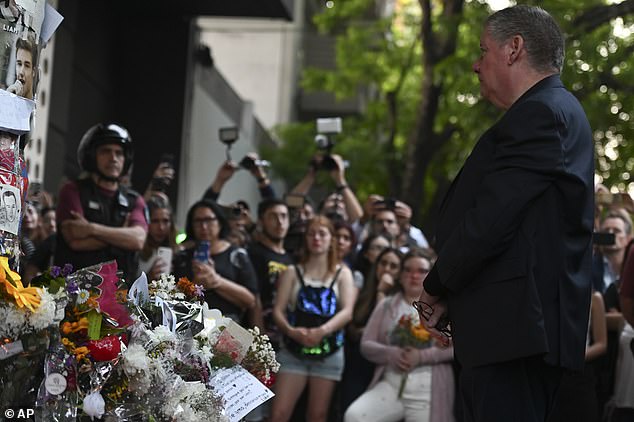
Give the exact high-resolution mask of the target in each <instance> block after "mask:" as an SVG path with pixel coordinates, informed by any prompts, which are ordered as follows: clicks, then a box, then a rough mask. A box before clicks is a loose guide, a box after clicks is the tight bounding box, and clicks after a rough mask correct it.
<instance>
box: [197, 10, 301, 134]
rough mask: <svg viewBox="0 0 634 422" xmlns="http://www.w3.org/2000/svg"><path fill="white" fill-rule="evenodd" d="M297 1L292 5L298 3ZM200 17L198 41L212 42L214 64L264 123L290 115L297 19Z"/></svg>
mask: <svg viewBox="0 0 634 422" xmlns="http://www.w3.org/2000/svg"><path fill="white" fill-rule="evenodd" d="M301 3H302V2H297V3H296V7H297V8H298V9H301ZM298 9H296V13H295V22H283V21H279V20H277V21H276V20H266V19H218V18H200V19H198V21H197V24H198V26H199V27H200V28H201V31H202V34H201V41H202V42H203V43H205V44H207V45H208V46H209V47H210V48H211V52H212V57H213V59H214V66H215V67H216V68H217V69H218V70H220V72H221V73H222V74H223V76H224V77H225V78H226V79H227V81H228V82H229V83H230V84H231V86H233V87H234V88H235V90H236V92H237V93H238V94H239V95H240V96H241V97H242V98H244V99H247V100H249V101H251V102H253V104H254V112H255V115H256V116H257V117H258V119H259V120H260V121H261V122H262V124H263V125H264V126H265V127H266V128H271V127H273V126H274V125H276V124H280V123H287V122H289V121H290V120H291V119H292V118H293V117H294V116H293V108H294V107H293V105H294V100H295V95H296V89H297V87H296V85H297V72H298V66H299V63H300V60H301V56H300V49H299V47H300V45H301V44H300V40H301V27H302V22H301V19H302V18H303V17H302V14H301V13H299V12H298V11H297V10H298Z"/></svg>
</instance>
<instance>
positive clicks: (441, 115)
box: [266, 0, 634, 205]
mask: <svg viewBox="0 0 634 422" xmlns="http://www.w3.org/2000/svg"><path fill="white" fill-rule="evenodd" d="M399 3H400V4H401V7H400V8H397V9H396V13H395V14H394V15H393V16H391V17H389V18H387V19H369V18H368V17H369V16H370V15H371V14H372V11H373V10H374V7H375V1H374V0H345V1H336V2H335V7H333V8H331V9H324V11H323V13H320V14H319V15H317V16H315V19H314V22H315V25H316V26H317V28H318V29H319V30H320V31H322V32H323V33H329V34H333V35H336V63H337V69H336V70H334V71H330V70H324V69H306V71H305V72H304V75H303V76H304V77H303V80H302V87H303V88H304V89H306V90H312V91H328V92H331V93H333V94H335V95H336V97H337V98H338V99H345V98H350V97H353V96H355V95H358V93H359V92H360V91H363V92H365V93H366V100H367V101H366V108H365V109H364V112H363V114H362V115H359V116H353V117H347V118H346V119H345V120H344V133H343V134H342V135H341V137H340V139H339V143H338V144H337V146H336V147H335V152H337V153H340V154H341V155H343V156H344V158H346V159H348V160H350V161H351V168H350V170H349V171H348V178H349V180H350V182H351V183H353V184H354V186H355V187H356V188H357V191H358V192H357V193H358V196H359V197H360V198H361V199H363V198H364V197H365V196H366V195H367V194H369V193H372V192H377V193H383V194H387V193H388V192H387V189H388V186H389V181H390V179H391V178H395V180H399V179H398V178H399V177H400V176H401V174H398V172H399V171H401V172H402V171H403V168H404V167H405V166H404V162H405V159H406V157H404V154H405V146H406V145H405V144H406V139H407V138H408V136H409V135H410V134H411V133H412V131H413V130H414V128H415V125H416V123H417V119H418V116H419V106H420V103H421V87H420V84H421V79H422V75H423V70H422V61H421V55H422V51H421V48H422V47H421V42H420V23H421V9H420V4H419V2H418V1H417V0H402V1H400V2H399ZM532 3H534V4H539V5H540V6H541V7H543V8H544V9H546V10H548V11H549V12H550V13H551V14H552V15H553V16H554V17H555V19H557V21H558V22H560V24H561V25H562V28H563V30H564V32H565V33H566V34H567V36H568V38H567V51H566V62H565V68H564V71H563V73H562V78H563V80H564V84H565V85H566V86H567V87H569V88H570V89H571V91H572V92H573V93H574V94H575V95H576V96H577V97H578V98H579V99H580V101H581V102H582V104H583V106H584V108H585V110H586V112H587V114H588V117H589V119H590V122H591V125H592V127H593V130H594V133H595V143H596V160H597V174H598V175H599V176H600V177H601V178H602V179H603V180H604V183H605V184H607V185H608V186H617V187H619V188H621V189H626V188H627V187H628V186H629V183H630V172H631V171H632V169H633V168H634V142H631V141H630V139H631V138H632V137H633V136H634V126H633V125H634V116H632V113H634V95H631V94H632V91H634V86H633V85H632V82H631V81H632V80H634V65H633V64H632V61H631V56H632V52H634V37H633V36H632V35H631V34H630V33H629V31H630V30H631V31H632V32H633V33H634V18H633V17H632V16H624V17H622V18H619V19H617V20H616V21H614V20H613V21H610V22H604V23H603V24H602V25H600V26H598V27H597V28H596V29H593V30H584V26H583V25H582V22H583V21H578V20H577V19H579V18H580V17H581V16H584V13H585V12H587V11H588V10H589V9H590V8H591V7H593V6H597V5H604V4H605V3H604V2H603V1H600V0H543V1H539V2H537V1H535V2H532ZM442 4H443V3H442V2H441V1H433V2H432V13H433V16H432V28H433V30H434V31H435V33H436V35H437V36H438V38H439V39H441V40H442V39H443V36H444V35H445V34H448V33H449V31H448V28H450V26H449V25H455V24H456V23H455V22H447V21H444V20H443V14H442ZM489 13H490V10H489V8H488V5H487V4H486V3H485V2H484V1H478V0H470V1H465V4H464V8H463V14H462V19H461V21H460V23H459V26H458V40H457V48H456V52H455V54H454V55H452V56H450V57H449V58H447V59H445V60H443V61H440V62H438V63H436V64H435V66H434V81H435V83H437V84H439V85H440V86H441V87H442V93H441V96H440V100H439V105H438V110H437V112H436V115H435V117H434V136H441V134H443V133H446V134H448V135H446V138H442V136H441V138H442V140H443V142H442V143H440V144H439V147H438V148H437V149H436V150H435V151H433V160H432V163H431V165H430V167H429V170H428V172H427V175H426V178H425V180H424V181H421V182H422V183H423V185H424V188H425V194H426V201H425V202H427V203H429V202H431V197H432V196H433V195H434V194H435V191H436V186H437V185H438V183H443V182H446V181H447V180H451V179H452V178H453V177H454V176H455V174H456V172H457V170H458V169H459V168H460V166H461V165H462V163H463V162H464V160H465V159H466V157H467V156H468V154H469V152H470V151H471V149H472V147H473V145H474V143H475V141H476V140H477V139H478V137H479V136H480V135H481V134H482V133H483V132H484V131H485V130H486V129H487V128H488V127H489V126H490V125H491V124H493V123H494V122H495V120H496V119H497V118H499V116H500V114H501V113H500V111H498V110H496V109H494V108H493V107H492V106H491V105H489V104H488V103H487V102H485V101H483V100H482V99H481V98H480V94H479V86H478V81H477V78H476V77H475V75H474V74H473V72H472V64H473V62H474V60H476V59H477V55H478V54H479V47H478V44H479V37H480V32H481V29H482V24H483V22H484V20H485V19H486V16H487V15H488V14H489ZM590 15H592V14H590ZM615 25H616V28H617V31H616V33H615ZM630 26H632V27H631V28H630ZM619 31H620V32H619ZM393 93H395V95H396V104H397V114H396V121H395V128H396V133H395V136H394V139H393V145H394V151H395V152H394V155H393V156H391V157H388V156H387V154H388V151H389V150H390V148H389V147H390V145H389V143H390V140H391V138H390V136H389V134H390V129H391V128H392V126H391V124H390V115H389V107H388V101H387V99H388V97H389V95H391V94H393ZM448 129H451V130H448ZM276 134H277V136H278V138H279V139H280V142H281V148H280V149H278V150H277V151H268V152H267V153H266V154H267V156H268V157H269V158H270V159H271V160H272V161H273V163H274V165H275V168H276V169H277V170H278V171H279V172H280V175H281V176H282V177H284V178H285V179H287V180H288V181H289V182H290V183H291V184H292V183H295V182H296V181H298V180H299V179H300V178H301V176H302V175H303V174H304V173H305V171H306V163H307V162H308V161H309V159H310V156H311V155H312V154H313V153H314V152H315V149H314V146H313V145H312V144H313V142H312V138H313V137H314V125H313V123H306V124H292V125H286V126H284V127H280V128H277V129H276ZM388 158H394V159H396V161H397V162H399V163H403V165H400V166H398V169H397V171H396V172H389V169H388V167H387V164H386V163H387V160H388ZM413 205H416V204H413Z"/></svg>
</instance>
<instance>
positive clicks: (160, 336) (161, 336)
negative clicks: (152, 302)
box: [147, 325, 176, 345]
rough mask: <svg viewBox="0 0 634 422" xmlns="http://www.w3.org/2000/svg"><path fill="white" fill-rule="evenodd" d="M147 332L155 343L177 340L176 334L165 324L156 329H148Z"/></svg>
mask: <svg viewBox="0 0 634 422" xmlns="http://www.w3.org/2000/svg"><path fill="white" fill-rule="evenodd" d="M147 334H148V336H149V337H150V341H151V342H152V344H153V345H157V344H159V343H162V342H165V341H167V342H176V335H175V334H174V333H172V332H171V331H170V329H169V328H167V327H166V326H164V325H159V326H158V327H156V328H155V329H154V330H152V331H148V332H147Z"/></svg>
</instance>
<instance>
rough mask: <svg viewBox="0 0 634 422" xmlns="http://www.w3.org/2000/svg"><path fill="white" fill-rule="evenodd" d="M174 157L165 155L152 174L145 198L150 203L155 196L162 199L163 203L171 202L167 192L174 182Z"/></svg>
mask: <svg viewBox="0 0 634 422" xmlns="http://www.w3.org/2000/svg"><path fill="white" fill-rule="evenodd" d="M173 161H174V156H173V155H171V154H163V156H162V157H161V160H160V162H159V164H158V166H156V169H155V170H154V173H153V174H152V180H150V183H149V184H148V187H147V189H145V193H144V194H143V198H144V199H145V201H146V202H148V201H149V200H150V199H151V198H152V197H153V196H158V197H160V198H161V199H162V200H163V201H167V202H169V198H168V196H167V190H168V189H169V187H170V186H171V184H172V181H173V180H174V175H175V170H174V163H173Z"/></svg>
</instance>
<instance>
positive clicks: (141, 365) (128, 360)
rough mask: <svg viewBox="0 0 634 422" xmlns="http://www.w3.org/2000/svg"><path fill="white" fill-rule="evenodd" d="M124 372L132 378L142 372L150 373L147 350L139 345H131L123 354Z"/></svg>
mask: <svg viewBox="0 0 634 422" xmlns="http://www.w3.org/2000/svg"><path fill="white" fill-rule="evenodd" d="M123 370H124V371H125V373H126V374H128V375H130V376H132V375H136V374H137V373H140V372H148V371H149V367H148V359H147V354H146V352H145V349H144V348H143V347H142V346H140V345H138V344H131V345H130V346H129V347H128V349H127V350H126V351H125V353H124V354H123Z"/></svg>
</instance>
